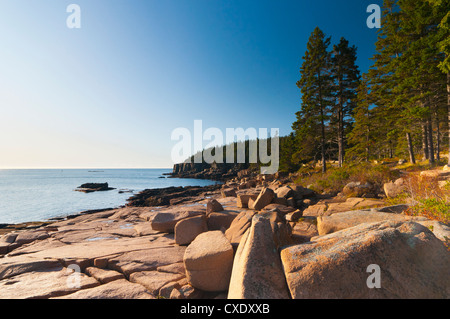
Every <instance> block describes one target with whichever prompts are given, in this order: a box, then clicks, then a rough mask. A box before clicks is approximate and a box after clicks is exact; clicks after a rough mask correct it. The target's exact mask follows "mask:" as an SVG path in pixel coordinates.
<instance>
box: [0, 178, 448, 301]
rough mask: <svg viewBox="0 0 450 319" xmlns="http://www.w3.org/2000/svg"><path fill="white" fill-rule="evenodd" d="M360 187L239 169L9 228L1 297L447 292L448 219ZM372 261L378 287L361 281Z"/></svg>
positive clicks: (0, 244)
mask: <svg viewBox="0 0 450 319" xmlns="http://www.w3.org/2000/svg"><path fill="white" fill-rule="evenodd" d="M393 184H394V185H395V183H393ZM397 184H400V183H397ZM359 186H361V185H349V187H348V188H352V191H351V193H352V194H356V195H360V196H359V197H356V196H338V197H331V196H324V195H320V194H317V193H315V192H314V191H312V190H310V189H307V188H303V187H301V186H298V185H295V184H294V183H293V182H292V180H290V179H289V178H288V177H286V176H281V175H276V176H265V175H255V174H251V172H250V171H241V172H238V173H237V174H236V177H234V178H232V179H228V180H227V181H226V182H225V183H224V184H222V185H212V186H210V187H203V188H202V187H187V188H169V189H159V190H147V191H144V192H141V193H140V194H136V195H134V196H132V197H131V198H130V199H129V201H128V204H127V205H126V206H125V207H120V208H114V209H106V210H99V211H90V212H87V213H83V214H80V215H77V216H71V217H70V218H67V219H64V220H59V221H53V222H52V221H50V222H44V223H29V224H28V223H26V224H22V225H16V226H17V227H13V226H11V225H9V226H5V227H3V228H0V231H1V230H4V231H3V233H0V234H2V236H1V237H0V298H2V299H5V298H14V299H16V298H19V299H25V298H64V299H87V298H119V299H141V298H145V299H155V298H171V299H200V298H208V299H210V298H231V299H240V298H244V299H260V298H266V299H290V298H294V299H296V298H300V299H303V298H306V299H308V298H345V299H348V298H383V299H384V298H395V299H408V298H439V299H441V298H444V299H448V298H449V297H450V282H449V280H450V276H449V275H450V266H449V265H450V253H449V251H448V250H447V248H446V246H445V245H444V243H443V242H445V241H446V240H447V239H446V237H450V228H449V227H448V226H447V225H445V224H443V223H440V222H438V221H434V220H428V219H426V218H424V217H412V216H407V215H405V214H404V213H403V212H404V211H405V209H406V208H407V206H406V205H397V206H390V207H386V204H385V201H384V200H383V199H382V198H365V197H364V194H359V193H358V192H356V193H355V192H354V189H357V190H359V189H360V188H361V187H359ZM358 187H359V188H358ZM387 187H388V188H387V191H388V192H389V191H392V185H389V186H387ZM389 187H390V188H389ZM371 265H372V266H373V265H377V266H378V267H379V269H380V271H381V287H380V288H374V287H371V286H370V285H369V284H368V282H369V279H368V277H369V276H370V275H371V274H370V273H369V272H368V269H371V268H370V266H371Z"/></svg>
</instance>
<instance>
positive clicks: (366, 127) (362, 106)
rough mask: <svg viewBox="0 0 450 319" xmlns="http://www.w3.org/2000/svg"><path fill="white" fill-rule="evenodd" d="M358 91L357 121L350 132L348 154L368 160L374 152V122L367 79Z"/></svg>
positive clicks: (351, 156) (362, 82) (361, 83)
mask: <svg viewBox="0 0 450 319" xmlns="http://www.w3.org/2000/svg"><path fill="white" fill-rule="evenodd" d="M357 92H358V93H357V106H356V107H355V109H354V119H355V123H354V126H353V129H352V130H351V132H350V133H349V134H348V141H349V143H350V145H351V147H350V149H349V150H348V153H347V154H346V155H347V157H349V158H350V159H364V160H365V161H366V162H368V161H369V159H370V156H371V153H372V143H373V136H372V135H373V127H374V123H373V120H372V118H373V112H372V110H371V109H370V101H369V88H368V85H367V80H366V79H363V80H362V81H361V82H360V84H359V86H358V90H357Z"/></svg>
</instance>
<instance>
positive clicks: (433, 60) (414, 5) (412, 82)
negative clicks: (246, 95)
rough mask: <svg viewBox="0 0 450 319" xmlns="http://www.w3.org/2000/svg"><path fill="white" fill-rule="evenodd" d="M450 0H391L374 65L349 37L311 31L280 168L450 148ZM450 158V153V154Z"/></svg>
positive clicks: (433, 154) (436, 155)
mask: <svg viewBox="0 0 450 319" xmlns="http://www.w3.org/2000/svg"><path fill="white" fill-rule="evenodd" d="M449 11H450V1H449V0H426V1H417V0H385V1H384V4H383V10H382V12H383V15H382V21H381V29H379V31H378V32H379V33H378V38H377V41H376V53H375V55H374V56H373V57H372V59H371V60H372V65H371V67H370V68H369V70H368V72H366V73H364V74H361V73H360V71H359V69H358V66H357V65H356V59H357V48H356V46H354V45H350V44H349V42H348V41H347V40H346V39H345V38H341V39H340V41H339V42H338V43H336V44H333V45H332V44H331V38H330V37H327V36H326V35H325V34H324V33H323V31H322V30H320V28H319V27H317V28H316V29H315V30H314V31H313V32H312V34H311V36H310V38H309V41H308V43H307V51H306V53H305V55H304V56H303V63H302V66H301V68H300V74H301V77H300V80H299V81H298V82H297V86H298V88H299V89H300V90H301V93H302V100H301V107H300V111H298V112H297V113H296V121H295V122H294V123H293V125H292V129H293V132H292V133H291V134H290V135H289V136H286V137H283V138H281V140H280V168H281V169H282V170H285V171H295V170H297V169H298V168H299V167H300V166H301V165H302V164H305V163H311V162H320V163H321V166H322V171H323V172H325V171H326V169H327V166H326V163H327V161H336V162H337V165H338V166H342V165H343V164H344V162H355V161H369V160H373V159H382V158H392V157H405V158H409V160H410V162H412V163H415V162H416V160H417V159H418V158H419V157H422V158H423V159H427V160H429V162H430V163H434V162H435V161H438V160H440V154H442V152H443V151H444V150H445V151H446V152H448V151H449V143H450V140H449V122H450V61H449V53H450V17H449V16H450V14H449ZM449 161H450V160H449Z"/></svg>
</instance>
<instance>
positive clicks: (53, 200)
mask: <svg viewBox="0 0 450 319" xmlns="http://www.w3.org/2000/svg"><path fill="white" fill-rule="evenodd" d="M170 172H171V170H170V169H91V170H90V169H30V170H26V169H22V170H5V169H4V170H0V223H3V224H14V223H21V222H29V221H44V220H47V219H50V218H55V217H64V216H67V215H70V214H76V213H79V212H81V211H85V210H92V209H103V208H110V207H118V206H121V205H125V204H126V200H127V199H128V198H129V197H131V196H133V194H136V193H138V192H139V191H142V190H144V189H150V188H164V187H170V186H206V185H212V184H215V183H216V182H214V181H209V180H198V179H180V178H161V177H162V176H163V175H162V174H163V173H170ZM105 182H106V183H108V184H109V186H110V187H114V188H116V189H114V190H110V191H102V192H93V193H81V192H76V191H74V189H75V188H77V187H78V186H80V185H81V184H84V183H105ZM121 190H122V191H124V192H120V191H121ZM129 191H132V192H129Z"/></svg>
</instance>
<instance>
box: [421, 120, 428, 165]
mask: <svg viewBox="0 0 450 319" xmlns="http://www.w3.org/2000/svg"><path fill="white" fill-rule="evenodd" d="M427 131H428V129H427V125H426V123H425V121H423V122H422V150H423V159H424V160H427V159H429V156H428V155H429V154H428V134H427V133H428V132H427Z"/></svg>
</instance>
